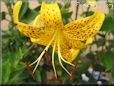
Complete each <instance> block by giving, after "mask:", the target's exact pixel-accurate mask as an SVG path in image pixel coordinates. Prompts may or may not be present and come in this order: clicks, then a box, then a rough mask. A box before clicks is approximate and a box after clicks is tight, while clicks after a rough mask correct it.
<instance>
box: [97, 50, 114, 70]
mask: <svg viewBox="0 0 114 86" xmlns="http://www.w3.org/2000/svg"><path fill="white" fill-rule="evenodd" d="M97 55H98V58H99V60H100V61H101V62H102V63H103V65H104V66H105V67H106V70H108V71H110V70H111V69H112V66H113V65H114V53H113V52H112V51H110V50H108V51H103V52H99V53H98V54H97Z"/></svg>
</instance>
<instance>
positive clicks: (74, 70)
mask: <svg viewBox="0 0 114 86" xmlns="http://www.w3.org/2000/svg"><path fill="white" fill-rule="evenodd" d="M72 72H73V73H75V72H76V65H74V67H73V69H72Z"/></svg>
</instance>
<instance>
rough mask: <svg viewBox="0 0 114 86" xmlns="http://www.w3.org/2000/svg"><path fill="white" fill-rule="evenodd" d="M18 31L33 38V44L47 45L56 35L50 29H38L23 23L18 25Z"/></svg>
mask: <svg viewBox="0 0 114 86" xmlns="http://www.w3.org/2000/svg"><path fill="white" fill-rule="evenodd" d="M17 26H18V29H19V31H20V32H21V33H23V34H24V35H26V36H27V37H29V38H31V41H32V42H35V43H38V44H42V45H46V44H47V43H48V41H50V39H51V37H52V36H53V34H54V31H51V30H49V29H48V28H46V29H45V28H36V27H33V26H29V25H27V24H23V23H20V22H19V23H17Z"/></svg>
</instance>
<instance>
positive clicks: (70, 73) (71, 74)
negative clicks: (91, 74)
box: [70, 72, 73, 80]
mask: <svg viewBox="0 0 114 86" xmlns="http://www.w3.org/2000/svg"><path fill="white" fill-rule="evenodd" d="M72 78H73V77H72V72H71V73H70V80H72Z"/></svg>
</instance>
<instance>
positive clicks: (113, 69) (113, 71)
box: [111, 65, 114, 80]
mask: <svg viewBox="0 0 114 86" xmlns="http://www.w3.org/2000/svg"><path fill="white" fill-rule="evenodd" d="M111 72H112V78H113V80H114V65H113V67H112V71H111Z"/></svg>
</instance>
